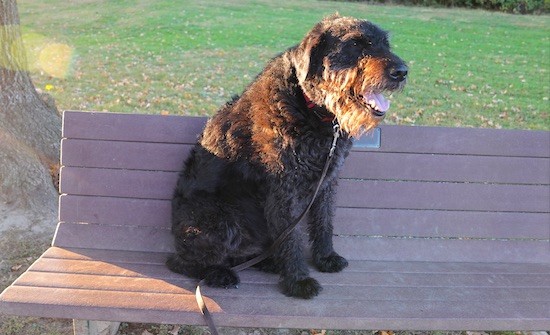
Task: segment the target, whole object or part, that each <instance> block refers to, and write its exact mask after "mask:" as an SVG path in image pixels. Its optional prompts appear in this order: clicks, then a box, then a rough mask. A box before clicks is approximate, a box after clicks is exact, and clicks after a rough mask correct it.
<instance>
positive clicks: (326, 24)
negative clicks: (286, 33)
mask: <svg viewBox="0 0 550 335" xmlns="http://www.w3.org/2000/svg"><path fill="white" fill-rule="evenodd" d="M406 76H407V67H406V65H405V64H404V62H403V61H402V60H401V59H400V58H399V57H397V56H396V55H395V54H393V53H392V52H391V51H390V46H389V43H388V34H387V33H386V32H385V31H383V30H382V29H380V28H379V27H378V26H376V25H374V24H372V23H370V22H368V21H365V20H358V19H354V18H348V17H340V16H338V15H334V16H331V17H328V18H326V19H324V20H323V21H321V22H319V23H318V24H316V25H315V26H314V27H313V29H312V30H311V31H310V32H309V33H308V34H307V35H306V36H305V38H304V40H303V41H302V42H301V43H300V44H298V45H297V46H294V47H292V48H290V49H288V50H286V51H285V52H283V53H282V54H280V55H279V56H277V57H275V58H274V59H272V60H271V62H270V63H269V64H268V65H267V66H266V68H265V69H264V70H263V72H262V73H260V75H259V76H258V77H257V78H256V79H255V81H254V82H253V83H252V84H251V85H250V86H249V87H248V88H247V89H246V90H245V91H244V92H243V94H242V95H241V96H240V97H236V98H234V99H233V101H231V102H229V103H227V104H226V105H225V106H224V107H222V108H221V109H220V111H219V112H218V113H217V114H216V115H215V116H214V117H213V118H212V119H210V120H209V122H208V123H207V125H206V127H205V129H204V131H203V133H202V135H201V136H200V138H199V140H198V143H197V144H196V146H195V147H194V149H193V150H192V152H191V155H190V156H189V158H188V159H187V161H186V162H185V165H184V168H183V170H182V171H181V173H180V175H179V180H178V182H177V186H176V189H175V192H174V197H173V201H172V233H173V235H174V236H175V247H176V252H175V253H174V254H173V255H171V256H170V257H169V259H168V261H167V265H168V267H169V268H170V269H171V270H172V271H174V272H178V273H182V274H185V275H187V276H190V277H194V278H199V279H205V280H206V283H207V284H208V285H211V286H215V287H234V286H237V285H238V284H239V277H238V275H237V274H236V273H235V272H234V271H233V270H231V267H232V266H234V265H237V264H239V263H241V262H243V261H246V260H248V259H251V258H252V257H254V256H256V255H258V254H260V253H262V252H263V251H264V250H266V249H267V248H269V246H270V245H271V244H272V243H273V241H274V240H275V239H277V237H278V236H279V235H280V234H281V233H282V232H283V231H284V230H285V229H286V228H287V227H289V226H290V225H292V223H293V222H294V221H295V220H296V219H297V217H298V216H299V215H300V214H301V213H302V211H303V210H304V209H305V208H306V207H307V205H308V203H309V202H310V199H311V197H312V195H313V192H314V188H315V187H316V184H317V183H318V180H319V178H320V175H321V171H322V169H323V166H324V163H325V160H326V158H327V155H328V151H329V149H330V147H331V143H332V140H333V131H332V129H333V122H337V123H339V124H340V126H341V136H340V139H339V140H338V142H337V147H336V151H335V155H334V157H333V159H332V161H331V165H330V167H329V170H328V174H327V176H326V178H325V180H324V181H323V184H322V186H321V189H320V192H319V195H318V197H317V199H316V200H315V202H314V203H313V206H312V208H311V210H310V213H309V215H308V224H307V227H308V233H309V239H310V242H311V248H312V262H313V264H314V265H315V266H316V267H317V268H318V269H319V270H320V271H323V272H338V271H341V270H342V269H344V268H345V267H346V266H347V265H348V262H347V261H346V260H345V259H344V258H343V257H341V256H339V255H338V254H337V253H336V252H335V251H334V249H333V246H332V230H333V227H332V217H333V213H334V203H333V198H334V195H335V190H336V183H337V176H338V172H339V171H340V169H341V167H342V165H343V163H344V159H345V158H346V156H347V155H348V152H349V150H350V148H351V146H352V140H353V137H357V136H360V135H361V134H362V133H364V132H366V131H368V130H369V129H371V128H372V127H374V126H376V124H377V123H378V122H379V121H381V120H382V119H383V116H384V112H385V110H386V109H387V107H388V106H387V101H385V99H384V98H383V97H382V95H381V93H383V92H391V91H395V90H399V89H401V88H402V87H403V86H404V84H405V79H406ZM308 97H309V99H311V101H312V102H313V103H314V104H315V105H316V107H315V109H312V108H311V106H309V107H308V101H307V99H308ZM368 97H370V99H371V100H370V101H369V98H368ZM373 97H374V98H375V99H374V100H376V101H374V102H373V101H372V98H373ZM327 116H328V117H329V118H330V119H333V120H334V121H333V122H325V121H326V120H321V119H322V118H326V117H327ZM302 248H303V247H302V243H301V241H300V235H299V234H296V233H293V234H291V235H290V236H289V237H288V238H287V239H286V240H285V241H284V243H282V244H281V246H280V247H279V248H278V250H277V251H276V253H275V254H274V255H273V256H272V257H270V258H268V259H267V260H265V261H264V262H262V263H260V264H259V268H260V269H263V270H266V271H271V272H277V273H279V274H280V286H281V288H282V291H283V292H284V293H285V294H286V295H289V296H294V297H300V298H311V297H314V296H316V295H317V294H318V293H319V292H320V290H321V286H320V285H319V283H318V282H317V281H316V280H315V279H313V278H311V277H309V270H308V266H307V263H306V260H305V259H304V256H303V250H302Z"/></svg>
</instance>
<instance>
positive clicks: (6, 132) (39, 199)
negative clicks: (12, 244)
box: [0, 0, 61, 229]
mask: <svg viewBox="0 0 550 335" xmlns="http://www.w3.org/2000/svg"><path fill="white" fill-rule="evenodd" d="M60 137H61V118H60V116H59V114H58V113H57V111H55V110H52V109H51V108H49V107H48V106H47V105H46V104H45V103H44V102H43V101H42V99H41V98H40V96H39V94H38V93H37V92H36V89H35V87H34V85H33V83H32V81H31V78H30V75H29V72H28V65H27V60H26V55H25V49H24V47H23V41H22V38H21V30H20V27H19V15H18V12H17V4H16V1H15V0H0V206H2V205H3V206H4V208H6V207H8V208H11V209H19V210H25V211H27V212H28V213H29V214H30V215H32V216H33V217H44V218H45V217H50V216H51V215H53V218H54V219H55V212H56V209H57V195H58V192H57V190H56V187H55V186H54V182H52V176H51V172H52V171H57V168H56V167H57V166H58V161H59V140H60ZM4 211H5V209H4ZM0 219H1V218H0ZM4 224H5V223H4ZM4 228H5V227H4ZM52 229H53V228H52Z"/></svg>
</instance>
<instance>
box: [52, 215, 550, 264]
mask: <svg viewBox="0 0 550 335" xmlns="http://www.w3.org/2000/svg"><path fill="white" fill-rule="evenodd" d="M60 226H62V228H63V229H60V228H58V230H57V232H56V236H55V240H54V243H53V245H54V246H57V247H64V248H71V247H82V248H99V249H106V250H130V251H148V252H172V251H173V250H174V246H173V241H172V236H171V235H170V230H169V229H168V228H158V227H135V226H108V225H98V224H70V223H61V224H60ZM120 236H125V237H127V236H132V238H131V239H130V238H124V239H121V238H120ZM136 241H137V242H136ZM334 245H335V248H336V250H337V251H338V252H339V253H341V254H342V256H344V257H346V258H349V259H351V260H383V261H400V260H402V261H422V260H424V261H434V262H444V261H451V262H476V261H477V262H526V263H550V252H549V250H548V246H549V242H548V241H547V240H528V241H526V240H485V239H483V240H476V239H454V240H449V239H444V238H437V239H424V238H420V239H419V238H393V237H392V238H380V237H357V236H335V237H334ZM388 250H391V252H388ZM436 251H437V252H436Z"/></svg>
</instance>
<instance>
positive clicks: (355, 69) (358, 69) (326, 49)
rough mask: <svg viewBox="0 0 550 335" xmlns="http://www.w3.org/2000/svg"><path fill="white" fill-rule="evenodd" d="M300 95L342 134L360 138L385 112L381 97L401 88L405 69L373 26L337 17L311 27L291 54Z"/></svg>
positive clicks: (386, 38)
mask: <svg viewBox="0 0 550 335" xmlns="http://www.w3.org/2000/svg"><path fill="white" fill-rule="evenodd" d="M291 57H292V63H293V66H294V67H295V68H296V75H297V77H298V81H299V83H300V86H301V87H302V90H303V91H304V93H305V94H306V95H307V96H308V97H309V98H310V99H311V100H312V101H313V102H315V103H316V104H318V105H320V106H324V107H325V108H326V109H327V110H328V111H329V112H331V113H332V114H334V115H335V116H336V118H337V120H338V122H339V123H340V126H341V127H342V129H343V130H344V131H347V132H348V133H350V134H351V135H353V136H360V135H361V134H362V133H363V132H366V131H368V130H369V129H371V128H372V127H374V126H376V124H378V122H380V121H381V120H382V119H383V118H384V116H385V114H386V111H387V110H388V108H389V101H387V100H386V98H384V96H383V93H391V92H393V91H396V90H400V89H402V88H403V87H404V85H405V82H406V79H407V71H408V69H407V66H406V65H405V63H404V62H403V60H401V59H400V58H399V57H397V56H396V55H395V54H393V53H392V52H391V50H390V45H389V42H388V33H387V32H386V31H384V30H382V29H380V28H379V27H378V26H376V25H375V24H373V23H371V22H369V21H366V20H359V19H354V18H349V17H340V16H338V15H334V16H330V17H328V18H326V19H324V20H323V21H321V22H319V23H318V24H316V25H315V26H314V27H313V29H312V30H311V31H310V32H309V33H308V34H307V35H306V37H305V38H304V40H303V41H302V42H301V43H300V44H299V45H298V46H297V47H296V48H294V49H293V50H292V51H291Z"/></svg>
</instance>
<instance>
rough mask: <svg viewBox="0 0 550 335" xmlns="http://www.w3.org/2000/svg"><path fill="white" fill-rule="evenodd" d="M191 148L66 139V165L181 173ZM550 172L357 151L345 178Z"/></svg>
mask: <svg viewBox="0 0 550 335" xmlns="http://www.w3.org/2000/svg"><path fill="white" fill-rule="evenodd" d="M191 148H192V144H173V143H141V142H120V141H91V140H75V139H64V140H63V142H62V152H63V154H62V155H61V164H62V165H64V166H74V167H94V168H109V169H139V170H154V171H176V172H178V171H179V170H180V168H181V167H182V165H183V161H184V159H185V157H186V156H187V152H188V151H189V150H190V149H191ZM549 170H550V159H549V158H531V157H494V156H465V155H427V154H424V155H420V154H403V153H399V154H398V153H384V152H361V151H355V152H353V153H352V154H351V155H350V157H349V158H348V160H347V161H346V165H345V168H344V170H343V171H342V174H341V177H342V178H362V179H388V180H391V179H396V178H398V179H400V180H423V181H457V182H465V181H467V182H488V183H513V184H546V185H548V184H550V175H549V174H548V173H547V171H549ZM518 171H522V173H517V172H518Z"/></svg>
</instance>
